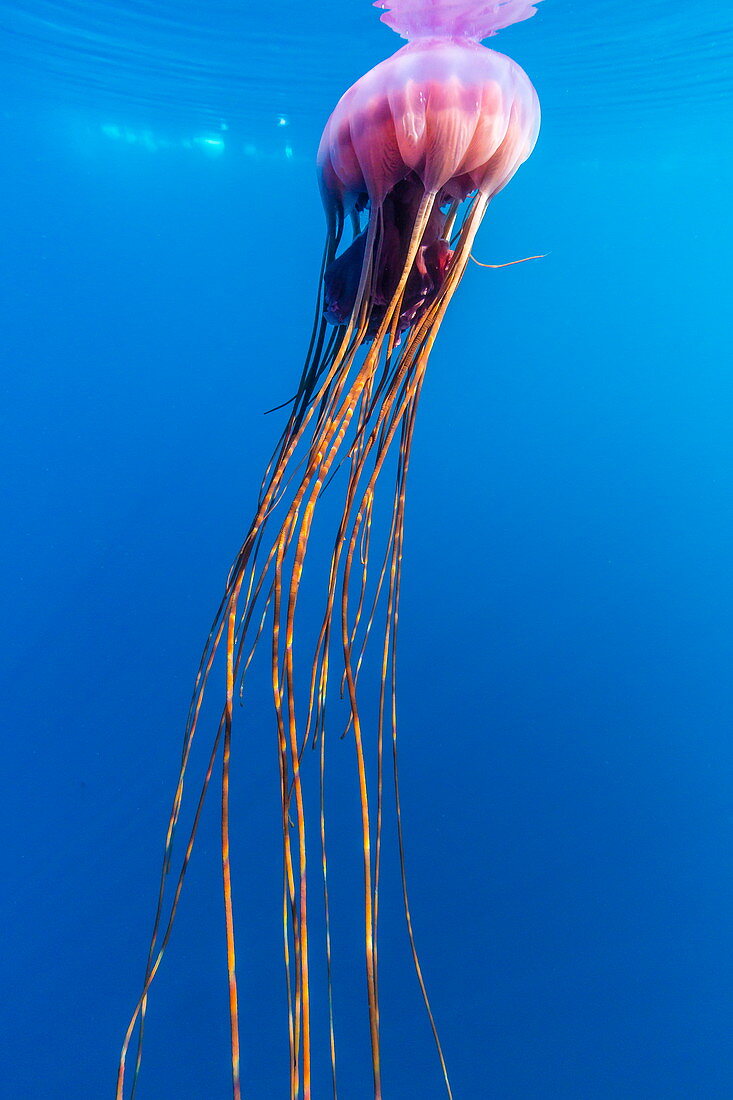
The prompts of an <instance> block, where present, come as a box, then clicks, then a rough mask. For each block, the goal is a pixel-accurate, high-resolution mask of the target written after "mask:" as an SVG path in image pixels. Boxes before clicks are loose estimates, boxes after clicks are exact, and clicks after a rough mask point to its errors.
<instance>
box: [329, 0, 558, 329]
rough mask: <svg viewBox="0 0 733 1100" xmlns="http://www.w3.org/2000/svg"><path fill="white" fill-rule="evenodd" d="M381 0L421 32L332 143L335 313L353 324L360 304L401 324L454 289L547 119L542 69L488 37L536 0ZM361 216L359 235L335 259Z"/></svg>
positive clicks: (375, 81) (356, 103)
mask: <svg viewBox="0 0 733 1100" xmlns="http://www.w3.org/2000/svg"><path fill="white" fill-rule="evenodd" d="M375 7H379V8H388V9H389V10H388V11H385V13H384V15H382V20H383V21H384V22H385V23H387V24H388V25H389V26H391V27H392V28H393V29H394V30H396V31H397V32H398V33H399V34H401V35H402V36H403V37H404V38H407V39H408V40H409V41H408V44H407V45H406V46H403V47H402V49H401V50H398V51H397V53H396V54H394V56H392V57H390V58H388V59H387V60H386V61H383V62H382V63H381V64H379V65H376V66H375V67H374V68H373V69H372V70H371V71H370V72H368V73H367V74H366V75H365V76H363V77H362V78H361V79H360V80H358V81H357V82H356V84H354V85H353V87H351V88H350V89H349V90H348V91H347V92H346V93H345V95H343V96H342V97H341V99H340V101H339V103H338V104H337V106H336V109H335V110H334V112H333V114H332V115H331V117H330V119H329V120H328V123H327V124H326V128H325V130H324V133H323V137H322V139H321V144H320V148H319V150H318V166H319V170H320V178H321V190H322V194H323V201H324V205H325V208H326V213H327V217H328V222H329V229H330V238H331V254H330V255H331V262H330V263H329V265H328V266H327V268H326V271H325V315H326V318H327V320H328V321H330V322H331V323H332V324H345V323H346V322H347V321H349V320H350V318H351V317H352V314H353V313H354V310H355V307H356V306H357V305H358V306H359V310H358V311H357V312H363V313H365V314H368V315H369V319H368V321H367V323H366V331H367V333H368V334H373V333H375V332H376V331H377V330H378V325H379V322H380V321H381V320H382V319H383V318H384V315H385V313H387V312H389V313H390V314H391V323H392V328H393V329H394V330H395V331H397V332H399V331H402V330H404V329H406V328H408V327H410V326H411V325H414V323H415V322H416V321H417V320H419V319H420V318H421V317H422V316H423V315H424V314H425V312H426V311H427V310H428V308H429V307H430V305H431V304H432V303H434V302H435V301H436V299H437V298H438V296H439V295H440V294H441V291H443V290H444V289H445V290H446V294H447V297H450V294H451V293H452V291H453V290H454V289H455V287H456V286H457V284H458V282H459V280H460V276H461V275H462V273H463V270H464V269H465V266H466V263H467V261H468V256H469V253H470V245H471V242H472V241H473V238H474V236H475V234H476V230H477V229H478V226H479V223H480V221H481V218H482V217H483V215H484V213H485V211H486V207H487V205H488V203H489V201H490V200H491V198H492V197H493V196H494V195H495V194H496V193H497V192H498V191H500V190H501V189H502V187H504V186H505V184H506V183H508V182H509V180H510V179H511V177H512V176H513V175H514V173H515V172H516V170H517V168H518V167H519V166H520V164H522V163H523V161H525V160H526V159H527V157H528V156H529V155H530V153H531V152H532V149H533V148H534V144H535V142H536V140H537V134H538V132H539V125H540V107H539V101H538V99H537V94H536V92H535V90H534V88H533V87H532V84H531V83H530V81H529V78H528V77H527V76H526V74H525V73H524V72H523V70H522V69H520V67H519V66H518V65H517V64H515V62H514V61H512V60H511V59H510V58H508V57H506V56H505V55H504V54H500V53H496V51H494V50H489V49H487V48H486V47H485V46H482V45H481V44H480V42H479V39H481V38H487V37H489V36H490V35H493V34H495V33H496V31H497V30H499V29H500V28H502V27H506V26H508V25H509V24H510V23H516V22H519V21H520V20H523V19H528V18H529V17H530V16H531V15H533V14H534V12H535V10H536V9H535V7H534V6H533V4H531V3H528V2H527V0H504V2H503V3H502V2H494V3H485V2H481V0H463V2H462V3H461V2H460V0H378V2H377V3H376V4H375ZM469 197H471V201H470V202H469V203H468V204H466V205H467V208H466V209H465V210H464V211H463V217H462V218H461V220H460V229H459V227H458V225H457V220H458V217H459V211H460V209H461V206H462V204H463V203H464V200H466V199H467V198H469ZM365 209H368V214H369V216H368V222H367V227H366V229H365V230H363V231H361V230H360V214H361V212H362V211H363V210H365ZM349 215H350V216H351V219H352V222H353V225H354V227H355V238H354V241H353V242H352V244H351V245H350V246H349V247H348V248H347V249H346V250H345V251H344V252H342V254H341V255H340V256H339V257H338V258H337V259H335V260H334V259H333V258H332V255H333V253H334V252H335V251H336V249H337V248H338V244H339V241H340V238H341V234H342V232H343V227H344V221H345V219H346V217H347V216H349ZM454 235H455V236H456V248H455V250H454V249H453V247H452V246H451V242H452V241H453V238H454ZM365 260H366V265H365ZM451 267H453V269H454V272H453V276H452V278H451V279H450V280H448V272H449V270H450V269H451ZM367 268H368V269H369V271H370V272H371V277H370V279H368V278H367ZM362 275H364V278H363V279H362ZM448 283H449V286H448V285H447V284H448ZM395 296H396V300H395V301H394V302H392V298H393V297H395ZM390 306H391V308H390Z"/></svg>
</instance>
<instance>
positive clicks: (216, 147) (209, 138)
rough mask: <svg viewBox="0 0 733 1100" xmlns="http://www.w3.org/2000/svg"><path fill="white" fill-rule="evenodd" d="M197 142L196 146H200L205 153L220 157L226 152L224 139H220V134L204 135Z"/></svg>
mask: <svg viewBox="0 0 733 1100" xmlns="http://www.w3.org/2000/svg"><path fill="white" fill-rule="evenodd" d="M195 140H196V144H197V145H200V146H201V148H202V149H203V150H204V152H205V153H211V154H213V155H215V156H219V154H220V153H223V152H224V138H222V137H219V136H218V134H204V135H202V136H201V137H197V138H196V139H195Z"/></svg>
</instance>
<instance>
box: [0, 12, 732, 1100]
mask: <svg viewBox="0 0 733 1100" xmlns="http://www.w3.org/2000/svg"><path fill="white" fill-rule="evenodd" d="M398 44H399V43H398V40H397V39H396V37H395V36H394V35H393V34H391V32H389V31H388V30H387V29H386V28H385V27H384V26H382V25H381V24H380V23H379V21H378V18H377V16H376V14H375V13H374V12H373V11H372V10H371V8H370V5H369V4H368V3H367V2H366V0H358V2H357V0H342V2H341V3H339V4H330V5H320V6H318V5H304V4H296V3H295V2H294V0H286V2H285V3H281V4H279V5H277V6H276V7H275V6H268V5H262V6H259V7H257V8H255V7H253V6H250V5H246V6H245V5H240V4H233V3H228V2H224V0H211V2H210V3H208V4H203V3H202V2H200V0H188V2H184V3H177V4H173V3H172V2H171V0H160V2H158V3H155V4H152V3H149V2H147V0H135V2H126V3H124V4H122V3H120V2H119V0H106V2H102V0H99V2H96V3H94V2H91V0H83V2H81V0H80V2H74V3H60V2H50V0H25V2H24V3H23V4H18V3H15V2H9V3H8V2H6V3H4V4H3V5H2V6H1V7H0V58H1V59H2V68H1V69H0V93H1V99H0V127H1V131H0V132H1V133H2V146H1V148H2V158H3V168H2V172H1V173H0V195H1V196H2V213H1V214H0V218H1V219H2V225H3V232H2V239H3V249H2V255H3V273H4V277H3V290H2V294H1V295H0V311H1V313H2V351H1V352H0V355H1V357H2V413H3V431H2V433H0V447H1V448H2V469H3V471H4V474H3V476H2V478H1V479H0V481H1V485H2V515H3V519H4V522H3V532H4V537H3V538H2V541H1V542H0V554H2V575H3V577H4V580H5V583H4V584H3V586H2V588H3V592H2V621H3V624H4V630H3V660H2V670H3V689H2V696H1V698H2V702H3V727H4V737H3V745H4V752H3V757H4V766H3V769H2V785H3V791H2V797H1V798H0V814H1V815H2V833H1V835H2V838H3V861H2V866H3V890H2V897H3V900H2V917H1V924H2V929H3V933H2V941H3V950H2V963H1V966H2V989H3V991H4V995H3V998H2V1008H0V1047H2V1049H3V1059H2V1066H3V1068H2V1080H1V1081H0V1095H2V1096H3V1097H8V1098H9V1100H25V1098H30V1097H37V1096H40V1095H43V1096H45V1097H48V1098H53V1100H77V1098H90V1100H96V1098H102V1097H107V1096H112V1095H113V1094H114V1081H115V1074H116V1064H117V1058H118V1055H119V1048H120V1045H121V1041H122V1036H123V1034H124V1029H125V1027H126V1024H127V1020H128V1018H129V1015H130V1012H131V1010H132V1008H133V1006H134V1003H135V1000H136V998H137V996H138V994H139V990H140V985H141V981H142V978H143V973H144V966H145V954H146V950H147V937H148V935H149V931H150V923H151V920H152V915H153V907H154V901H155V892H156V888H157V874H158V867H159V859H160V854H161V849H162V843H163V838H164V832H165V826H166V821H167V814H168V809H169V804H170V798H171V795H172V790H173V785H174V783H175V776H176V769H177V764H178V757H179V752H180V739H181V734H182V727H183V722H184V720H185V715H186V708H187V705H188V700H189V698H190V691H191V686H192V682H193V676H194V674H195V670H196V666H197V663H198V657H199V654H200V650H201V647H202V644H203V642H204V639H205V636H206V633H207V631H208V627H209V623H210V621H211V618H212V615H213V612H214V610H215V608H216V605H217V603H218V600H219V597H220V594H221V591H222V588H223V585H224V581H225V579H226V574H227V570H228V567H229V564H230V562H231V560H232V558H233V556H234V553H235V551H236V549H237V547H238V546H239V543H240V541H241V538H242V535H243V533H244V531H245V530H246V527H247V525H248V523H249V520H250V518H251V515H252V511H253V508H254V505H255V503H256V492H257V488H258V486H259V481H260V476H261V473H262V469H263V467H264V464H265V462H266V461H267V459H268V457H269V454H270V452H271V450H272V447H273V445H274V443H275V441H276V439H277V436H278V434H279V430H280V427H281V425H282V419H280V418H281V417H282V416H284V414H283V413H273V414H271V415H270V416H264V415H263V413H264V412H265V410H267V409H270V408H271V407H272V406H274V405H277V404H279V403H280V402H281V401H284V400H286V399H287V398H288V397H289V396H290V394H291V392H292V391H293V388H294V386H295V385H296V383H297V379H298V377H299V373H300V369H301V366H302V362H303V357H304V354H305V350H306V347H307V341H308V335H309V332H310V326H311V321H312V310H313V303H314V300H315V293H316V286H317V278H318V268H319V263H320V255H321V249H322V242H323V233H324V227H323V217H322V213H321V209H320V200H319V196H318V189H317V184H316V180H315V173H314V158H315V150H316V147H317V142H318V137H319V133H320V129H321V127H322V125H323V123H324V121H325V119H326V117H327V116H328V114H329V112H330V110H331V109H332V107H333V105H334V104H335V102H336V100H337V98H338V97H339V96H340V94H341V93H342V92H343V90H344V89H345V88H346V87H347V86H348V85H349V84H350V83H351V82H353V80H355V79H356V78H357V77H358V76H360V75H361V74H362V73H363V72H365V71H366V70H367V69H368V68H369V67H370V66H372V65H373V64H375V63H376V62H377V61H379V60H381V59H382V58H383V57H385V56H387V55H388V54H389V53H390V52H391V51H393V50H394V49H395V48H396V47H397V46H398ZM492 44H494V43H492ZM495 44H496V46H497V47H498V48H499V49H501V50H503V51H505V52H507V53H509V54H511V56H513V57H514V58H515V59H516V60H517V61H518V62H519V63H520V64H521V65H522V66H523V67H524V68H525V69H526V71H527V72H528V74H529V75H530V77H531V79H532V81H533V83H534V84H535V87H536V88H537V90H538V93H539V96H540V99H541V102H542V107H543V127H542V132H541V135H540V139H539V142H538V145H537V148H536V150H535V152H534V154H533V156H532V158H531V159H530V161H529V162H528V163H527V164H526V165H525V166H524V167H523V168H522V169H521V170H520V172H519V173H518V175H517V176H516V177H515V179H514V180H513V181H512V182H511V184H510V186H509V187H507V189H506V190H505V191H504V192H503V193H502V194H501V195H500V196H499V197H498V198H497V199H496V201H495V202H494V203H493V204H492V206H491V209H490V212H489V215H488V216H487V218H486V220H485V223H484V225H483V227H482V229H481V232H480V235H479V238H478V242H477V245H476V249H475V251H476V254H477V256H478V258H480V259H481V260H483V261H486V262H494V263H498V262H502V261H505V260H510V259H515V258H519V257H522V256H525V255H529V254H536V253H548V255H547V257H546V258H545V259H543V260H542V261H538V262H535V263H532V264H523V265H519V266H516V267H511V268H507V269H504V270H501V271H486V270H481V269H479V268H477V267H472V268H471V270H469V271H468V273H467V275H466V278H465V280H464V282H463V284H462V286H461V288H460V290H459V292H458V294H457V296H456V298H455V300H454V302H453V303H452V308H451V310H450V311H449V313H448V316H447V319H446V321H445V324H444V326H443V329H442V330H441V333H440V336H439V339H438V341H437V343H436V346H435V349H434V352H433V356H432V359H431V364H430V370H429V375H428V379H427V382H426V386H425V391H424V395H423V398H422V401H421V407H420V413H419V420H418V426H417V431H416V438H415V446H414V453H413V459H412V465H411V470H410V484H409V502H408V514H407V543H406V550H405V576H404V582H403V602H402V610H401V619H400V632H401V634H400V650H399V654H400V731H401V732H400V737H401V746H402V749H401V752H402V757H401V768H402V784H403V802H404V814H405V829H406V844H407V862H408V872H409V881H410V891H411V902H412V909H413V917H414V922H415V931H416V935H417V940H418V946H419V949H420V952H421V960H422V964H423V967H424V970H425V974H426V978H427V981H428V986H429V989H430V995H431V1000H432V1004H433V1008H434V1011H435V1015H436V1019H437V1023H438V1027H439V1030H440V1034H441V1039H442V1042H443V1045H444V1049H445V1052H446V1057H447V1060H448V1065H449V1069H450V1073H451V1078H452V1081H453V1088H454V1094H455V1096H456V1098H460V1100H483V1098H485V1097H492V1098H497V1100H498V1098H501V1100H524V1098H529V1100H535V1098H537V1100H539V1098H543V1100H544V1098H559V1100H571V1098H578V1100H581V1098H582V1100H588V1098H590V1097H592V1098H599V1100H601V1098H627V1097H633V1098H640V1100H642V1098H643V1100H656V1098H664V1100H672V1098H684V1100H689V1098H692V1097H705V1098H724V1097H729V1096H731V1095H732V1094H733V1038H732V1033H731V1026H730V1023H731V1018H733V992H732V991H733V965H732V959H731V951H730V943H731V938H732V937H733V855H732V853H733V742H732V741H731V735H730V734H731V727H732V725H733V682H732V677H731V661H732V659H733V645H732V642H731V639H732V636H733V574H732V573H731V566H730V563H731V559H732V556H733V432H731V421H732V420H733V381H732V380H731V365H732V364H733V354H732V352H733V347H732V346H731V344H732V341H731V329H730V300H731V280H730V257H731V255H732V254H733V248H732V245H733V240H732V234H731V228H732V218H731V212H730V194H731V186H732V185H733V145H732V143H731V136H732V135H731V125H730V123H731V91H732V90H733V75H732V73H731V57H732V55H733V21H731V18H730V15H729V13H728V12H725V11H723V9H722V8H720V9H716V7H715V6H711V7H710V8H709V9H708V8H706V10H705V11H697V10H695V9H691V7H690V5H689V4H682V3H680V2H679V0H668V2H667V3H664V4H663V3H660V2H651V0H650V2H649V3H646V4H644V5H638V6H636V7H634V8H631V6H627V8H626V9H622V8H620V6H619V5H617V4H613V5H612V4H611V3H609V2H608V0H593V2H591V0H587V2H586V3H584V4H580V3H576V2H571V0H545V2H543V3H542V4H541V6H540V8H539V10H538V14H537V15H536V16H535V18H533V19H532V20H531V21H529V22H527V23H524V24H521V25H519V26H517V27H513V28H511V29H509V30H507V31H506V32H505V33H503V34H502V35H501V36H500V37H499V38H498V39H497V40H496V42H495ZM209 732H210V731H209ZM334 752H335V754H336V757H338V754H339V753H341V755H342V756H343V758H344V760H345V761H346V764H341V765H337V766H341V767H344V768H345V769H346V767H347V765H348V767H349V768H353V761H352V758H351V757H352V752H353V750H352V748H351V746H350V744H349V742H348V739H347V740H345V741H344V742H342V743H340V744H338V745H336V747H335V749H334ZM233 774H234V789H233V792H232V840H233V859H234V876H235V883H234V890H235V904H236V908H237V919H238V924H237V929H238V947H239V961H240V983H241V988H240V998H241V1005H242V1042H243V1081H244V1095H245V1096H246V1097H248V1098H250V1097H251V1098H265V1097H275V1098H277V1097H283V1096H286V1095H287V1035H286V1027H285V1021H286V1016H285V989H284V982H283V976H282V963H281V935H282V933H281V924H280V912H279V904H280V895H279V890H280V873H281V872H280V847H281V845H280V835H279V831H278V830H279V816H278V781H277V761H276V751H275V735H274V728H273V719H272V714H271V703H270V702H269V697H268V685H267V682H266V677H264V678H260V679H256V680H255V682H254V683H253V686H252V692H251V695H250V696H248V700H247V706H246V707H245V708H244V709H243V710H242V712H241V713H240V714H239V715H238V716H237V734H236V736H235V745H234V759H233ZM349 774H350V773H349ZM215 802H216V794H214V798H213V800H212V803H211V805H209V806H208V808H207V813H206V815H205V818H204V824H203V827H202V833H201V836H200V841H199V845H198V847H197V849H196V851H195V854H194V858H193V861H192V864H191V869H190V874H189V878H188V879H187V884H186V891H185V894H184V899H183V902H182V906H181V910H180V915H179V919H178V922H177V924H176V927H175V931H174V934H173V938H172V941H171V946H170V950H169V953H168V955H167V956H166V959H165V962H164V965H163V968H162V970H161V974H160V978H159V980H158V981H157V982H156V985H155V986H154V989H153V994H152V996H151V1004H150V1015H149V1023H148V1027H147V1037H146V1054H145V1060H144V1063H143V1073H142V1076H141V1079H140V1088H139V1096H140V1100H146V1098H148V1100H172V1098H174V1097H175V1098H176V1100H204V1098H206V1100H208V1098H213V1097H217V1098H218V1097H226V1096H227V1095H230V1073H229V1061H228V1059H229V1053H228V1015H227V995H226V960H225V950H224V932H223V917H222V904H221V887H220V882H219V876H220V873H219V863H218V859H219V857H218V834H217V815H216V805H215ZM340 812H341V813H342V817H340V818H339V817H337V818H336V819H335V821H334V823H333V825H332V827H331V829H332V836H333V838H334V845H335V848H336V851H340V852H341V853H342V854H343V855H344V856H345V858H352V857H353V859H354V860H355V861H356V862H355V864H354V865H355V868H358V842H359V837H358V835H357V834H356V832H355V828H356V827H357V821H356V818H355V816H354V814H353V812H351V811H349V810H348V808H344V809H343V810H342V811H340ZM389 845H390V846H391V847H390V849H389V851H390V854H389V855H385V881H384V885H383V887H382V907H383V914H382V925H381V931H380V950H381V959H382V963H381V965H382V978H381V983H380V994H381V1027H382V1034H383V1046H384V1053H383V1058H384V1081H385V1096H386V1097H388V1098H391V1100H407V1098H411V1097H415V1096H419V1097H421V1098H426V1100H427V1098H431V1097H436V1098H437V1097H440V1096H442V1095H444V1090H443V1088H442V1085H441V1077H440V1072H439V1067H438V1064H437V1060H436V1057H435V1053H434V1050H433V1048H432V1044H431V1036H430V1031H429V1027H428V1024H427V1021H426V1018H425V1014H424V1011H423V1008H422V1005H421V1001H420V995H419V990H418V987H417V983H416V981H415V978H414V974H413V973H412V971H411V964H410V958H409V951H408V944H407V937H406V935H405V931H404V919H403V916H402V913H401V898H400V894H399V882H398V877H397V868H396V861H395V856H394V837H393V835H392V834H389ZM385 846H386V847H387V841H386V842H385ZM334 908H335V912H334V915H333V922H334V961H335V968H336V979H335V980H336V990H335V995H336V1038H337V1043H338V1067H339V1079H340V1095H341V1096H343V1097H346V1098H347V1100H362V1098H364V1100H366V1098H368V1097H369V1096H371V1095H372V1091H371V1078H370V1062H369V1046H368V1029H367V1017H366V994H365V990H364V982H363V977H362V971H363V964H362V961H361V955H360V936H361V920H362V915H361V898H360V883H359V879H358V873H357V872H356V871H355V877H354V885H353V889H350V888H349V887H348V884H347V885H345V886H344V887H343V889H342V892H341V893H340V894H337V895H336V897H335V898H334ZM336 929H338V931H336ZM321 992H322V988H321ZM315 1026H317V1028H318V1029H319V1031H318V1035H319V1042H321V1043H322V1042H323V1041H324V1038H325V1035H326V1032H325V1030H324V1020H323V1018H322V1016H319V1017H318V1020H317V1024H316V1025H315ZM319 1058H320V1061H319V1063H318V1067H317V1071H316V1079H315V1080H316V1088H315V1091H314V1095H315V1096H317V1097H321V1096H327V1095H330V1094H331V1093H330V1083H329V1082H330V1077H329V1074H328V1066H327V1059H325V1055H323V1054H321V1055H319Z"/></svg>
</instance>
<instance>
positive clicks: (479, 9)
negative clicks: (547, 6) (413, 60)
mask: <svg viewBox="0 0 733 1100" xmlns="http://www.w3.org/2000/svg"><path fill="white" fill-rule="evenodd" d="M539 3H541V0H375V2H374V7H375V8H381V9H382V11H383V14H382V15H381V16H380V18H381V20H382V22H383V23H386V24H387V26H388V27H391V28H392V30H393V31H396V32H397V34H399V35H400V36H401V37H402V38H407V39H409V40H413V39H415V38H427V37H432V36H436V37H439V38H473V39H475V40H476V41H477V42H480V41H481V40H482V39H484V38H491V37H493V35H495V34H496V33H497V31H500V30H503V29H504V27H509V26H511V24H512V23H521V22H522V21H523V20H525V19H530V18H531V17H532V16H533V15H534V14H535V12H536V11H537V7H536V5H537V4H539Z"/></svg>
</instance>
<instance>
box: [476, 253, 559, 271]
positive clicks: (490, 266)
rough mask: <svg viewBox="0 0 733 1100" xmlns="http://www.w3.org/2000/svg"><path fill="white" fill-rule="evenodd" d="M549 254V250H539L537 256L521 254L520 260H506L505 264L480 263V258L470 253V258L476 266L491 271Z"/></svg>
mask: <svg viewBox="0 0 733 1100" xmlns="http://www.w3.org/2000/svg"><path fill="white" fill-rule="evenodd" d="M549 255H550V253H549V252H541V253H540V254H539V256H523V257H522V259H521V260H508V261H507V263H505V264H482V263H481V261H480V260H477V259H476V257H475V256H474V255H473V253H471V256H470V259H472V260H473V262H474V263H475V264H476V266H477V267H488V268H490V269H491V270H492V271H498V270H499V268H500V267H514V265H515V264H526V263H528V262H529V261H530V260H546V259H547V257H548V256H549Z"/></svg>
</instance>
